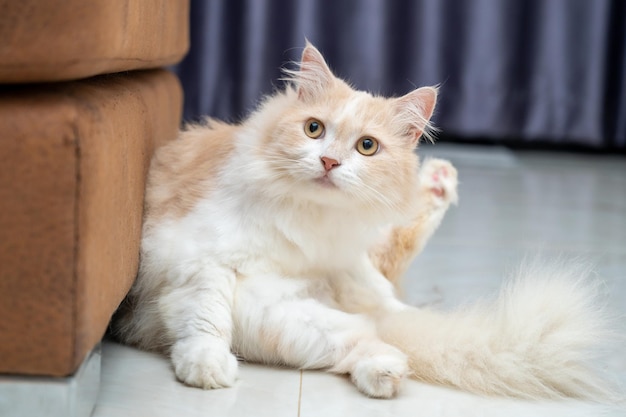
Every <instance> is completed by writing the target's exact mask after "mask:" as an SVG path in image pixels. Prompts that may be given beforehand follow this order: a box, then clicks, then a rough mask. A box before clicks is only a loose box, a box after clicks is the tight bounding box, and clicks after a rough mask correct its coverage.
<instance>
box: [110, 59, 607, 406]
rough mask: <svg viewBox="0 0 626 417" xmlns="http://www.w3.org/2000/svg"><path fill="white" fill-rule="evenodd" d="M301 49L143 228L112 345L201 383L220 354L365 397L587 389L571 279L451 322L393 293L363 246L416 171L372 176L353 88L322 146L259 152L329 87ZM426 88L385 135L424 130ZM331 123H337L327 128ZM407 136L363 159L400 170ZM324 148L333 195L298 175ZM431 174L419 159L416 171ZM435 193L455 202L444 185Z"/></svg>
mask: <svg viewBox="0 0 626 417" xmlns="http://www.w3.org/2000/svg"><path fill="white" fill-rule="evenodd" d="M315 52H317V51H310V50H309V51H308V53H309V55H310V56H308V58H307V64H306V68H305V69H306V74H305V75H306V76H305V77H304V78H303V80H302V85H300V87H299V89H294V90H288V91H287V92H285V93H283V94H279V95H277V96H275V97H273V98H271V99H270V100H268V101H267V102H266V103H265V104H264V105H263V107H262V108H261V110H259V111H258V112H257V113H255V114H253V115H252V116H251V117H250V118H249V119H248V120H247V121H246V122H245V123H244V124H243V125H242V126H241V127H240V128H238V130H237V132H238V133H237V134H236V136H235V137H232V138H228V140H232V141H234V144H235V149H234V151H233V152H232V154H231V155H230V157H229V159H228V160H227V161H226V162H225V163H224V164H223V165H222V166H220V169H219V170H218V171H217V173H216V174H215V175H214V176H213V177H211V178H206V180H205V182H206V183H210V185H211V186H210V187H206V190H205V191H204V193H203V194H202V195H201V197H200V199H199V200H198V201H197V202H196V203H195V205H194V206H193V208H192V209H191V210H190V211H188V212H185V213H184V214H182V215H178V216H175V215H166V216H162V217H155V218H152V217H148V218H147V219H146V221H145V224H144V234H143V238H142V246H141V265H140V271H139V276H138V279H137V282H136V283H135V285H134V286H133V288H132V290H131V293H130V295H129V300H130V305H131V307H132V311H131V314H129V315H127V316H125V317H123V318H122V319H121V320H120V322H119V323H118V334H119V335H120V337H121V338H122V339H123V340H125V341H127V342H129V343H133V344H136V345H138V346H140V347H143V348H147V349H161V350H164V351H166V352H168V353H169V355H170V357H171V359H172V363H173V365H174V371H175V373H176V375H177V377H178V378H179V379H180V380H181V381H183V382H185V383H187V384H189V385H193V386H198V387H202V388H219V387H228V386H231V385H232V384H233V383H234V381H235V379H236V375H237V362H236V359H235V356H234V355H233V353H231V352H234V353H235V354H237V355H241V356H242V357H243V358H245V359H247V360H251V361H259V362H264V363H272V364H283V365H289V366H294V367H299V368H306V369H310V368H319V369H328V370H330V371H331V372H337V373H347V374H350V376H351V378H352V380H353V381H354V383H355V385H356V386H357V388H358V389H359V390H361V391H362V392H363V393H365V394H367V395H369V396H372V397H383V398H389V397H391V396H393V395H395V394H396V393H397V392H398V390H399V389H400V385H401V382H402V379H403V378H404V377H405V376H407V375H408V374H409V373H412V375H413V376H414V377H416V378H421V379H425V380H429V381H433V382H437V383H445V384H451V385H455V386H458V387H461V388H464V389H468V390H471V391H475V392H482V393H488V394H507V395H517V396H527V397H537V396H562V395H575V396H594V395H596V394H597V393H598V392H600V391H601V389H600V388H599V387H600V383H599V382H598V381H597V380H596V379H594V377H593V373H592V372H589V370H588V368H586V367H585V360H586V356H585V354H586V353H585V352H587V349H588V348H589V347H591V346H592V345H594V342H596V341H597V340H599V339H600V337H601V336H602V333H601V331H600V329H601V328H602V317H601V316H600V315H599V314H598V313H597V311H596V307H595V304H593V302H592V301H591V300H592V298H591V297H590V295H592V294H589V287H588V286H587V284H585V283H584V280H583V277H582V276H580V275H579V274H578V272H577V271H570V270H569V269H547V270H546V269H542V268H537V269H536V270H532V271H530V273H529V274H524V276H523V277H522V278H520V279H518V280H516V282H515V284H513V285H512V286H510V287H507V289H506V290H504V292H503V296H502V297H501V298H500V299H499V300H498V301H497V302H496V303H495V304H494V305H493V306H492V307H488V308H475V309H470V310H466V311H463V312H459V313H456V314H452V315H440V314H436V313H434V312H430V311H421V310H416V309H413V308H410V307H408V306H406V305H404V304H403V303H401V302H400V301H399V300H398V299H397V298H396V296H395V294H394V289H393V286H392V285H391V284H390V282H389V281H388V280H387V279H386V278H385V277H384V276H383V275H382V274H381V273H380V272H379V271H378V270H377V269H376V268H375V266H374V265H373V264H372V261H371V260H370V258H369V257H368V254H367V253H368V249H369V247H370V246H371V244H372V242H375V241H377V240H378V238H379V231H380V230H383V229H384V227H385V226H387V225H388V224H389V223H395V224H398V222H402V221H406V220H407V216H409V215H410V214H411V213H409V212H408V211H409V209H410V208H412V207H417V206H418V204H419V201H414V200H415V199H416V197H415V196H416V195H417V194H418V193H417V190H415V192H414V193H413V192H408V193H407V192H404V191H403V190H406V189H411V190H412V187H417V184H418V183H419V181H418V179H417V176H418V173H417V171H415V172H412V171H409V172H408V173H407V174H406V175H405V176H403V177H401V178H390V176H389V175H388V176H387V177H386V178H380V174H378V173H379V172H389V171H384V170H383V171H380V170H379V171H376V170H372V166H373V165H372V164H373V163H374V162H376V161H377V160H378V159H366V158H368V157H365V156H363V155H360V154H358V153H357V152H356V150H355V149H354V141H355V140H356V139H357V138H358V137H359V135H363V134H369V131H366V132H360V131H359V130H358V127H354V126H352V125H351V124H350V115H351V114H353V113H357V114H358V113H359V112H360V111H362V110H363V109H365V108H366V106H369V105H371V104H370V103H374V104H376V103H378V104H376V105H380V103H381V101H380V99H376V98H372V97H371V96H369V95H367V94H365V93H354V95H352V96H351V98H350V99H349V100H347V101H344V102H341V101H339V103H340V105H342V106H343V107H342V108H343V111H340V110H337V111H336V112H335V113H334V114H333V115H329V116H327V119H328V131H327V135H326V136H324V137H323V138H320V139H316V140H311V139H307V138H304V139H302V140H299V139H298V141H296V143H297V145H292V147H291V148H290V149H289V152H290V154H289V155H288V156H287V157H285V156H281V158H278V157H277V154H276V152H275V150H274V151H273V150H272V149H268V146H270V145H267V143H271V142H267V141H265V142H264V140H265V139H267V136H268V135H269V136H270V137H272V135H278V134H279V133H275V131H274V130H272V129H274V128H275V127H276V126H281V123H282V119H281V117H282V114H284V113H286V112H288V111H290V109H291V108H293V107H297V106H299V105H302V103H301V102H302V101H303V100H305V101H306V103H305V104H306V106H304V108H305V109H308V108H309V106H310V105H311V103H313V102H314V101H315V100H316V99H318V97H317V96H319V95H320V94H322V93H323V92H324V89H325V88H331V87H328V86H326V84H328V83H338V82H339V81H337V80H335V79H334V78H332V74H331V73H330V71H329V70H328V68H327V67H325V64H324V63H323V60H322V61H321V62H320V59H321V55H319V56H318V55H317V54H319V53H317V54H316V53H315ZM303 71H304V69H303ZM316 80H318V81H320V80H321V82H322V85H321V87H320V86H319V85H317V84H315V81H316ZM341 88H342V89H343V90H342V92H344V93H345V88H347V87H345V86H344V87H341ZM342 94H343V93H342ZM434 94H435V93H434V92H433V91H427V90H423V91H421V92H418V93H416V94H410V95H407V96H406V97H405V98H403V99H402V100H404V101H406V100H413V101H414V100H421V99H424V100H431V101H432V102H431V103H430V104H427V105H424V106H422V107H420V105H417V104H413V105H411V106H410V108H409V110H408V114H414V117H413V118H414V119H417V120H413V122H412V123H413V124H414V126H413V127H411V128H407V129H399V130H403V131H406V134H407V135H415V134H417V133H415V132H416V129H418V130H419V129H422V130H423V129H424V128H426V126H427V120H428V118H429V117H430V113H431V112H432V107H433V106H434V101H433V100H434ZM407 97H408V98H407ZM424 97H425V98H424ZM341 103H342V104H341ZM394 103H396V102H395V101H394ZM396 104H397V103H396ZM396 104H393V105H394V106H395V105H396ZM318 108H319V109H321V110H319V111H320V112H322V111H324V108H325V107H324V106H318ZM416 112H417V113H419V117H417V116H416V115H415V114H417V113H416ZM420 112H426V113H427V114H422V113H420ZM405 113H406V112H405ZM313 116H315V115H313ZM399 117H400V119H401V120H405V119H406V118H407V116H406V114H403V115H401V116H399ZM305 120H306V119H305ZM368 122H369V121H364V122H363V124H365V125H366V124H367V123H368ZM405 122H406V123H409V122H408V121H407V120H405V121H404V122H402V123H405ZM339 126H341V127H345V126H348V127H349V128H346V129H344V130H343V132H344V133H340V129H339V128H338V127H339ZM369 128H370V129H373V130H375V129H379V130H380V129H383V128H384V127H382V128H381V127H380V126H377V125H372V126H370V127H369ZM388 128H389V127H388ZM199 129H202V128H199ZM206 129H207V131H208V132H209V134H210V129H209V128H206ZM390 130H394V129H390ZM296 131H297V132H299V133H297V134H302V132H301V130H296ZM345 132H348V133H345ZM418 133H419V132H418ZM295 134H296V133H294V135H295ZM290 135H291V133H290ZM387 136H389V137H387ZM413 139H414V138H411V140H404V138H401V137H394V136H393V134H389V135H385V137H383V138H381V142H382V143H383V145H384V146H385V148H384V149H383V151H381V154H380V155H377V156H374V157H371V158H381V160H382V161H385V159H384V158H388V159H387V161H388V162H387V163H388V164H392V165H393V164H397V163H398V162H397V159H394V158H390V157H389V155H390V154H392V152H394V151H397V149H400V148H401V150H402V149H403V152H404V155H406V158H407V159H406V162H405V164H406V165H407V166H411V167H416V166H417V162H415V160H414V159H415V158H416V157H415V156H414V155H413V154H412V152H413V146H414V140H413ZM264 144H265V145H264ZM170 151H171V149H170ZM385 152H387V153H385ZM398 152H399V151H398ZM328 153H331V155H332V156H333V157H336V158H337V159H338V160H341V165H340V166H339V167H338V168H336V169H333V170H332V171H330V172H329V173H328V176H329V177H330V178H331V180H332V181H333V182H334V183H335V184H336V186H337V187H335V188H328V187H326V188H325V187H322V186H320V185H319V184H316V183H315V182H314V181H313V180H314V179H315V178H318V177H320V176H321V175H323V174H324V167H323V165H322V164H321V163H320V157H321V156H322V155H325V154H328ZM433 163H437V164H439V165H441V164H442V162H441V161H436V162H433ZM393 166H395V165H393ZM401 168H402V167H401ZM431 171H432V169H431V168H428V163H427V168H426V169H425V172H426V173H430V172H431ZM429 176H430V177H432V175H430V174H429ZM431 180H432V178H430V179H428V181H431ZM422 182H423V186H424V187H431V186H432V184H431V183H430V182H427V180H426V179H422ZM392 183H393V184H396V185H394V186H391V184H392ZM387 184H389V185H387ZM448 191H449V192H448V193H447V198H448V199H452V200H455V199H456V190H452V189H451V190H448ZM148 198H149V199H150V198H151V196H150V195H149V196H148ZM449 203H450V200H449V201H447V203H446V204H440V205H435V206H433V210H440V212H437V213H435V214H434V215H433V216H431V219H432V220H431V221H432V222H433V225H432V226H429V227H426V228H425V230H428V233H432V231H433V230H434V228H435V227H436V225H437V224H438V223H439V222H440V221H441V217H442V215H443V212H445V210H446V208H447V206H448V205H449ZM409 366H410V367H409ZM409 369H410V370H409Z"/></svg>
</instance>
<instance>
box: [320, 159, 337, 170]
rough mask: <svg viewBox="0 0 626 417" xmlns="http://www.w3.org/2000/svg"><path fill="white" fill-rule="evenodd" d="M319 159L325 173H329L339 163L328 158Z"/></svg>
mask: <svg viewBox="0 0 626 417" xmlns="http://www.w3.org/2000/svg"><path fill="white" fill-rule="evenodd" d="M320 159H321V160H322V165H324V169H325V170H326V171H330V170H331V169H333V168H334V167H336V166H339V165H340V164H339V161H337V160H336V159H333V158H328V157H327V156H322V157H321V158H320Z"/></svg>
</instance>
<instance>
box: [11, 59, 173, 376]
mask: <svg viewBox="0 0 626 417" xmlns="http://www.w3.org/2000/svg"><path fill="white" fill-rule="evenodd" d="M181 107H182V91H181V88H180V86H179V83H178V80H177V78H176V77H175V76H174V75H173V74H171V73H169V72H167V71H165V70H153V71H146V72H144V71H139V72H134V73H129V74H120V75H112V76H101V77H95V78H92V79H88V80H82V81H72V82H67V83H56V84H48V85H39V86H37V87H30V86H13V87H10V88H8V89H5V91H4V92H3V94H2V95H0V317H1V318H2V320H0V373H20V374H38V375H52V376H62V375H68V374H71V373H73V372H74V370H75V369H76V368H77V366H78V365H79V364H80V363H81V362H82V360H83V359H84V357H85V355H86V354H87V352H89V351H90V350H91V349H92V348H93V347H94V346H95V345H96V344H97V343H98V341H99V340H100V339H101V338H102V336H103V334H104V332H105V330H106V327H107V325H108V322H109V320H110V318H111V315H112V314H113V312H114V310H115V309H116V308H117V306H118V305H119V303H120V302H121V300H122V299H123V298H124V296H125V294H126V293H127V292H128V290H129V288H130V286H131V284H132V282H133V280H134V278H135V275H136V272H137V267H138V253H139V241H140V233H141V221H142V208H143V195H144V186H145V178H146V174H147V170H148V165H149V161H150V159H151V155H152V154H153V150H154V148H155V146H158V145H159V144H161V143H164V142H165V141H167V140H169V139H172V138H175V137H176V134H177V130H178V127H179V123H180V116H181Z"/></svg>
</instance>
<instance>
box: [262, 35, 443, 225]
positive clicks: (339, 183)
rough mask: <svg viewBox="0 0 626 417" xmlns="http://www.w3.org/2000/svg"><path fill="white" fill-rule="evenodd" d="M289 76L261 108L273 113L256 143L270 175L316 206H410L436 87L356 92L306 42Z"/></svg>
mask: <svg viewBox="0 0 626 417" xmlns="http://www.w3.org/2000/svg"><path fill="white" fill-rule="evenodd" d="M293 78H294V82H295V88H294V89H293V90H291V91H288V92H287V94H286V95H285V96H283V97H282V98H279V99H278V101H277V102H276V103H269V105H268V106H267V110H268V111H269V112H274V113H275V114H274V116H273V117H271V118H272V119H273V122H272V126H271V130H270V131H269V132H268V133H267V134H266V135H264V137H265V140H264V144H263V147H262V149H263V155H264V157H265V158H266V160H267V162H268V166H269V167H270V169H272V170H273V171H274V174H275V175H276V177H277V178H279V179H281V180H285V181H287V182H290V183H291V184H292V185H293V187H290V192H292V193H296V194H297V195H298V196H302V197H303V198H307V199H311V200H314V201H317V202H319V203H321V204H328V205H333V206H347V207H354V208H361V207H362V208H364V209H371V210H373V211H378V212H389V213H390V214H391V213H393V212H403V211H405V210H408V207H409V206H412V204H413V203H414V202H413V201H412V200H413V197H414V196H415V194H416V187H417V183H416V174H417V165H418V159H417V157H416V155H415V153H414V149H415V146H416V143H417V140H418V138H419V136H420V135H421V134H422V132H423V130H424V129H425V128H426V127H427V122H428V119H429V118H430V115H431V114H432V110H433V107H434V101H435V97H436V92H435V90H434V89H432V88H427V89H421V90H416V91H414V92H413V93H410V94H409V95H407V96H405V97H402V98H396V99H387V98H383V97H374V96H372V95H370V94H368V93H365V92H362V91H355V90H353V89H352V88H350V87H349V86H348V85H347V84H346V83H344V82H343V81H341V80H339V79H337V78H335V77H334V76H333V75H332V73H331V72H330V70H329V69H328V67H327V65H326V63H325V62H324V60H323V58H322V56H321V55H320V54H319V52H318V51H317V50H316V49H315V48H313V47H312V46H310V45H309V46H307V48H306V49H305V51H304V54H303V59H302V64H301V68H300V71H297V72H295V73H294V74H293ZM281 100H282V101H281ZM416 112H419V114H416Z"/></svg>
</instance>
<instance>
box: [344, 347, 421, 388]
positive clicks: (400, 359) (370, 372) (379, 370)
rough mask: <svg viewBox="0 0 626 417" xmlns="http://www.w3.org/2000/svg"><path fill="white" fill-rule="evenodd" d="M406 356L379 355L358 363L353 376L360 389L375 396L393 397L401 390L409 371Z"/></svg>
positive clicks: (399, 354)
mask: <svg viewBox="0 0 626 417" xmlns="http://www.w3.org/2000/svg"><path fill="white" fill-rule="evenodd" d="M408 369H409V368H408V365H407V359H406V357H405V356H404V355H403V354H401V353H400V352H398V354H395V355H388V354H387V355H377V356H372V357H369V358H364V359H362V360H360V361H359V362H357V363H356V365H355V367H354V369H353V371H352V373H351V378H352V381H353V382H354V384H355V385H356V386H357V388H358V389H359V391H361V392H363V393H364V394H366V395H368V396H370V397H373V398H392V397H394V396H395V395H396V394H397V393H398V391H399V390H400V386H401V385H402V381H403V380H404V378H405V377H406V375H407V373H408Z"/></svg>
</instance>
